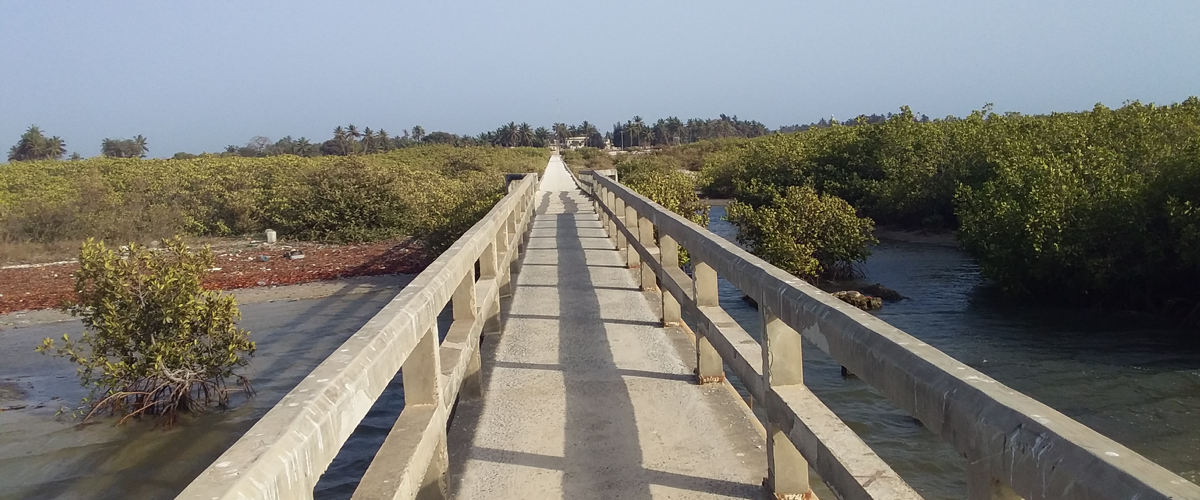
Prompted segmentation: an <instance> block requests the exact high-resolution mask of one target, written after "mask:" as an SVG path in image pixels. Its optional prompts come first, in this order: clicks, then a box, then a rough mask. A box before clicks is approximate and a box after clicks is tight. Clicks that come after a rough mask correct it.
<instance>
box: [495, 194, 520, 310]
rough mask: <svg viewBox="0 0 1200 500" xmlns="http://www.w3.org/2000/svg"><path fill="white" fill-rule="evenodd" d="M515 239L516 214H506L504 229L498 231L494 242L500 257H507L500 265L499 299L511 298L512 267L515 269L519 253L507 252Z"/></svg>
mask: <svg viewBox="0 0 1200 500" xmlns="http://www.w3.org/2000/svg"><path fill="white" fill-rule="evenodd" d="M516 238H517V212H513V213H510V214H508V218H507V219H505V221H504V227H503V228H501V229H500V236H499V237H497V238H496V241H497V243H498V244H499V251H500V255H501V256H507V257H504V258H506V259H507V260H506V261H504V262H501V263H500V296H501V297H511V296H512V275H513V267H515V263H516V261H517V258H518V253H519V252H512V253H511V254H510V253H509V252H510V249H511V248H512V247H513V244H514V240H515V239H516Z"/></svg>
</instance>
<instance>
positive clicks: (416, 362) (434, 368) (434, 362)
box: [400, 326, 450, 499]
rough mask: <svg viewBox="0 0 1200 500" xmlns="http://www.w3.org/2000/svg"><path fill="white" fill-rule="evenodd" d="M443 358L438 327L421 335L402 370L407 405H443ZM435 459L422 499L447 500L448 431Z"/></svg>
mask: <svg viewBox="0 0 1200 500" xmlns="http://www.w3.org/2000/svg"><path fill="white" fill-rule="evenodd" d="M441 365H442V363H441V356H440V355H439V353H438V331H437V326H434V327H433V328H430V329H429V330H427V331H426V332H425V334H424V335H422V336H421V340H420V341H418V342H417V346H416V348H414V349H413V351H412V354H409V356H408V359H406V360H404V364H403V365H402V368H401V369H400V375H401V377H402V380H403V381H404V405H405V406H410V405H411V406H418V405H440V404H442V387H441V382H440V377H441V373H442V366H441ZM436 447H437V448H436V451H434V453H433V460H432V461H431V462H430V463H429V467H428V468H427V469H425V477H424V479H423V480H422V482H421V490H420V493H421V496H422V498H431V499H444V498H447V496H446V495H447V493H448V488H447V484H446V471H447V470H448V469H449V468H450V456H449V454H448V453H447V450H446V431H445V429H442V431H441V434H440V435H439V436H438V443H437V445H436Z"/></svg>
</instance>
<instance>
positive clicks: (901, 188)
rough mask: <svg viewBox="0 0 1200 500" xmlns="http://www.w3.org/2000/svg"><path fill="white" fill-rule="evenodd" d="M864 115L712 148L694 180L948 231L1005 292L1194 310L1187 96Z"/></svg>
mask: <svg viewBox="0 0 1200 500" xmlns="http://www.w3.org/2000/svg"><path fill="white" fill-rule="evenodd" d="M867 121H868V120H867V119H866V117H860V119H859V120H858V124H859V126H853V127H850V126H840V125H838V124H836V123H834V124H832V126H830V127H815V128H810V129H809V130H807V131H805V132H800V133H795V134H786V135H772V136H768V137H764V138H759V139H754V140H749V141H738V142H733V143H730V144H728V145H727V147H724V148H718V149H716V150H713V151H710V152H708V153H706V154H705V155H704V158H705V161H704V167H703V183H704V185H705V187H704V189H705V191H706V192H707V193H709V194H711V195H720V196H730V197H734V198H736V199H737V200H738V201H739V202H740V203H742V204H744V205H745V206H746V207H748V208H753V209H761V208H762V207H769V206H773V205H777V200H779V199H781V198H787V197H790V196H792V194H791V193H792V191H791V188H793V187H802V188H811V189H812V190H813V192H815V193H819V194H821V195H831V196H836V197H838V198H841V199H843V200H845V201H846V202H848V203H849V204H850V205H851V206H853V207H854V208H855V209H856V210H857V211H858V213H859V215H862V216H867V217H870V218H872V219H874V220H875V221H878V222H880V223H883V224H890V225H898V226H902V227H908V228H931V229H947V230H957V231H958V234H959V236H960V239H961V240H962V242H963V244H964V245H965V247H966V248H967V250H968V251H970V252H971V253H972V255H974V256H975V257H976V259H977V260H978V262H979V264H980V267H981V270H982V272H983V274H984V275H985V276H987V277H988V278H990V279H992V280H993V281H994V282H995V283H997V284H998V285H1000V286H1001V287H1002V288H1003V289H1005V290H1007V291H1009V292H1011V293H1013V294H1015V295H1019V296H1026V297H1051V298H1053V299H1054V300H1056V301H1058V302H1065V303H1076V304H1088V305H1105V306H1115V307H1132V308H1140V309H1151V310H1155V311H1159V312H1168V313H1172V314H1179V315H1185V316H1189V318H1190V321H1191V322H1192V323H1195V322H1196V320H1197V319H1198V318H1197V316H1198V315H1197V312H1196V311H1197V304H1200V289H1197V288H1196V287H1195V286H1194V283H1196V282H1197V281H1200V246H1198V245H1197V244H1198V243H1200V210H1198V209H1197V204H1200V100H1198V99H1196V98H1194V97H1193V98H1189V99H1188V100H1186V101H1184V102H1182V103H1180V104H1174V105H1169V106H1154V105H1144V104H1141V103H1137V102H1133V103H1129V104H1127V105H1125V106H1123V107H1121V108H1120V109H1108V108H1105V107H1103V106H1100V105H1097V106H1096V107H1095V109H1093V110H1091V111H1087V112H1081V113H1055V114H1051V115H1042V116H1025V115H1020V114H1016V113H1010V114H1003V115H1001V114H995V113H992V112H991V111H990V110H989V109H985V110H981V111H978V112H975V113H973V114H971V115H970V116H968V117H967V118H965V119H954V118H948V119H944V120H932V121H925V120H920V119H917V118H915V117H914V116H913V114H912V113H911V112H910V111H909V110H908V109H907V108H904V109H902V112H901V113H899V114H896V115H893V116H891V117H889V118H887V119H886V120H884V121H882V122H878V123H875V124H868V123H866V122H867ZM742 230H743V231H744V233H743V234H747V235H753V234H755V232H764V231H770V230H772V228H771V227H769V226H766V225H760V224H750V225H748V226H746V227H744V228H742ZM762 250H763V249H760V251H762ZM783 261H784V260H779V261H778V262H777V263H779V262H783Z"/></svg>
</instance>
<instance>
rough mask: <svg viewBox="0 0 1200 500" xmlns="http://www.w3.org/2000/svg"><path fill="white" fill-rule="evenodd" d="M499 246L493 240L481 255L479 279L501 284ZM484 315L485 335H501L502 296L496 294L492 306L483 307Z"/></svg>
mask: <svg viewBox="0 0 1200 500" xmlns="http://www.w3.org/2000/svg"><path fill="white" fill-rule="evenodd" d="M501 234H503V231H502V232H501ZM496 238H497V239H499V238H500V236H499V235H497V236H496ZM497 246H499V245H498V243H497V242H496V240H492V243H491V244H489V245H488V246H487V247H486V248H484V249H483V253H482V254H480V255H479V279H496V280H497V284H499V281H498V276H499V275H500V269H499V267H500V266H499V262H497V254H496V252H497V249H496V247H497ZM483 313H484V314H486V315H487V321H486V322H484V324H483V333H484V334H489V333H500V294H498V293H497V294H496V298H495V299H493V300H492V303H491V304H485V305H484V306H483Z"/></svg>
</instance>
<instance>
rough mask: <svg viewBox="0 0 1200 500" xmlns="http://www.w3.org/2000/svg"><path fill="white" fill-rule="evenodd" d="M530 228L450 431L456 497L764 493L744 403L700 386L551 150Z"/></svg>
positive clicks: (759, 449) (756, 442) (757, 441)
mask: <svg viewBox="0 0 1200 500" xmlns="http://www.w3.org/2000/svg"><path fill="white" fill-rule="evenodd" d="M529 237H530V239H529V249H528V250H527V252H526V254H525V257H524V259H523V261H522V264H521V266H522V267H521V273H520V274H519V275H518V276H517V277H516V278H515V285H516V286H515V287H514V294H513V300H512V303H511V305H510V306H509V307H508V310H507V314H506V323H505V325H504V332H503V334H501V335H499V336H489V337H486V338H485V342H484V345H483V347H482V352H483V356H484V358H483V372H484V395H485V398H484V399H482V400H476V401H462V402H460V403H459V405H458V408H457V410H456V416H455V419H454V421H453V425H452V427H451V429H450V433H449V440H450V467H451V472H450V480H451V492H452V493H453V494H454V496H456V497H457V498H462V499H475V498H480V499H482V498H487V499H503V498H519V499H524V498H571V499H576V498H604V499H608V498H633V499H638V498H762V497H763V496H764V492H763V489H762V486H761V482H762V479H763V477H764V475H765V471H766V458H765V455H764V450H763V445H764V442H763V439H762V437H761V435H760V434H759V433H758V431H757V430H755V428H754V426H753V423H752V422H751V421H750V419H749V418H748V417H747V414H746V412H745V411H744V409H743V408H744V403H742V402H741V401H739V400H738V399H737V398H736V397H735V396H734V395H733V394H731V393H730V392H729V391H728V390H726V389H725V388H724V387H723V386H722V385H720V384H713V385H705V386H700V385H697V384H696V383H695V375H694V374H693V373H692V370H691V366H690V363H689V362H688V361H686V358H685V357H684V356H688V355H690V356H693V357H694V356H695V354H694V352H693V353H690V354H689V353H683V354H682V355H681V353H680V352H679V351H678V350H677V348H676V346H675V343H674V342H673V341H672V339H671V337H670V335H671V333H670V332H668V331H665V330H664V329H663V328H662V327H661V326H662V325H661V322H662V320H661V317H660V316H659V313H658V312H656V310H655V309H654V308H652V307H651V304H650V302H649V300H648V297H650V298H653V297H654V296H653V295H647V294H645V293H644V292H642V291H640V290H639V286H640V285H641V284H642V283H641V279H640V272H639V271H638V270H636V269H633V270H631V269H627V268H626V264H627V262H626V260H625V257H626V255H624V254H622V253H619V252H617V251H616V250H615V245H614V243H613V242H612V240H610V239H609V238H608V237H607V234H606V232H605V229H604V228H603V227H602V226H601V223H600V220H599V219H598V217H597V215H596V214H595V213H594V212H593V210H592V202H591V201H590V200H588V199H587V198H586V197H584V196H582V195H581V194H580V193H579V192H578V191H577V190H576V188H575V185H574V181H573V180H572V179H571V177H570V175H569V174H568V173H567V172H566V170H565V168H564V167H563V165H562V163H561V162H560V161H558V160H557V157H555V158H554V159H552V161H551V163H550V166H549V167H548V168H547V170H546V176H545V179H544V181H543V183H542V185H541V190H540V191H539V193H538V197H537V212H536V216H535V219H534V222H533V224H532V229H531V232H530V234H529ZM656 300H657V299H656ZM685 345H686V344H685ZM693 359H694V358H693Z"/></svg>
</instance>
